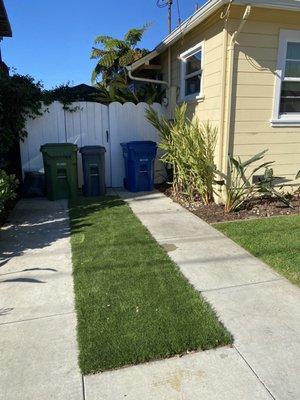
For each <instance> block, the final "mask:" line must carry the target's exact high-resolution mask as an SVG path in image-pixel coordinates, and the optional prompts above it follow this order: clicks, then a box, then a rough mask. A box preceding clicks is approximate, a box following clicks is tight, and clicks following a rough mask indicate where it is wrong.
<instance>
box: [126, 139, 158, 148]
mask: <svg viewBox="0 0 300 400" xmlns="http://www.w3.org/2000/svg"><path fill="white" fill-rule="evenodd" d="M120 145H121V146H122V147H123V148H127V149H138V148H140V147H144V146H145V147H150V148H153V147H155V148H156V147H157V143H156V142H153V141H151V140H134V141H132V142H123V143H120Z"/></svg>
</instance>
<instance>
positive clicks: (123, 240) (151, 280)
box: [70, 197, 232, 374]
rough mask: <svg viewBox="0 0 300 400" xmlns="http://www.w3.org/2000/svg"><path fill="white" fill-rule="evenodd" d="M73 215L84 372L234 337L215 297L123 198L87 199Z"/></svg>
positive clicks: (204, 346)
mask: <svg viewBox="0 0 300 400" xmlns="http://www.w3.org/2000/svg"><path fill="white" fill-rule="evenodd" d="M70 219H71V244H72V257H73V266H74V287H75V298H76V310H77V336H78V344H79V365H80V368H81V371H82V372H83V373H84V374H89V373H95V372H100V371H105V370H110V369H115V368H119V367H122V366H125V365H132V364H137V363H141V362H145V361H149V360H154V359H160V358H166V357H170V356H172V355H175V354H181V353H185V352H186V351H188V350H189V351H192V350H198V349H203V350H206V349H211V348H214V347H217V346H221V345H227V344H229V343H231V341H232V338H231V335H230V334H229V333H228V332H227V331H226V329H225V328H224V326H223V325H222V324H221V323H220V322H219V321H218V319H217V318H216V315H215V313H214V312H213V310H212V309H211V307H210V306H209V305H208V303H206V302H205V301H204V299H203V298H202V297H201V296H200V295H199V294H198V293H197V292H196V291H195V290H194V289H193V288H192V287H191V286H190V284H189V283H188V282H187V280H186V279H185V278H184V277H183V275H182V274H181V272H180V271H179V269H178V268H177V266H176V265H175V264H174V263H173V262H172V261H171V260H170V258H169V257H168V255H167V254H166V253H165V251H164V250H163V249H162V248H161V247H160V246H159V245H158V244H157V243H156V242H155V240H154V239H153V238H152V236H151V235H150V233H149V232H148V231H147V229H146V228H145V227H144V226H143V225H142V224H141V223H140V221H139V220H138V219H137V218H136V217H135V215H134V214H133V213H132V211H131V209H130V208H129V207H128V206H127V205H126V204H124V203H123V202H122V201H121V200H120V199H119V198H116V197H105V198H97V199H81V200H79V201H78V202H77V203H73V204H72V205H71V209H70Z"/></svg>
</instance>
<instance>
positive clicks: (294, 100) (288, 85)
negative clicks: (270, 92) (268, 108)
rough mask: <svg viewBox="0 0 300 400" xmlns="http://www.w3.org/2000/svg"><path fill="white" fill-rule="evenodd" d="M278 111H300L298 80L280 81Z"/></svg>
mask: <svg viewBox="0 0 300 400" xmlns="http://www.w3.org/2000/svg"><path fill="white" fill-rule="evenodd" d="M280 113H281V114H282V113H300V82H282V88H281V99H280Z"/></svg>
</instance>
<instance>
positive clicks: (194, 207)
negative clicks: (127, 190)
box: [157, 185, 300, 224]
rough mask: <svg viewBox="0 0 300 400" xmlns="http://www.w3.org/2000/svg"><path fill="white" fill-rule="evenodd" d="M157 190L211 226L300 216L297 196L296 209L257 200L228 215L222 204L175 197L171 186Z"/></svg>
mask: <svg viewBox="0 0 300 400" xmlns="http://www.w3.org/2000/svg"><path fill="white" fill-rule="evenodd" d="M157 189H158V190H159V191H161V192H163V193H164V194H165V195H166V196H168V197H170V198H171V199H172V200H173V201H175V202H177V203H179V204H180V205H182V206H183V207H185V208H186V209H187V210H189V211H191V212H192V213H193V214H195V215H197V216H198V217H200V218H201V219H203V220H204V221H206V222H208V223H209V224H213V223H217V222H226V221H236V220H244V219H256V218H268V217H273V216H280V215H295V214H296V215H300V200H299V199H298V198H297V197H296V196H295V197H294V198H293V199H292V204H293V206H294V208H291V207H287V206H285V205H284V204H283V203H281V202H279V201H278V200H276V199H256V200H252V201H251V202H249V203H247V204H245V207H244V208H243V209H242V210H240V211H236V212H231V213H226V212H225V211H224V206H223V205H221V204H215V203H212V204H209V205H205V204H203V203H202V202H201V201H200V200H199V201H190V199H189V198H188V196H186V195H184V194H180V195H176V196H174V195H173V194H172V190H171V188H170V186H166V185H159V186H157Z"/></svg>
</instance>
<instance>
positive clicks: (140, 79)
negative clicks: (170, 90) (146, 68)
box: [126, 66, 169, 87]
mask: <svg viewBox="0 0 300 400" xmlns="http://www.w3.org/2000/svg"><path fill="white" fill-rule="evenodd" d="M126 69H127V71H128V76H129V78H130V79H132V80H133V81H137V82H147V83H156V84H157V85H166V86H168V87H169V82H167V81H160V80H156V79H149V78H141V77H138V76H133V75H132V67H131V66H128V67H126Z"/></svg>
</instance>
